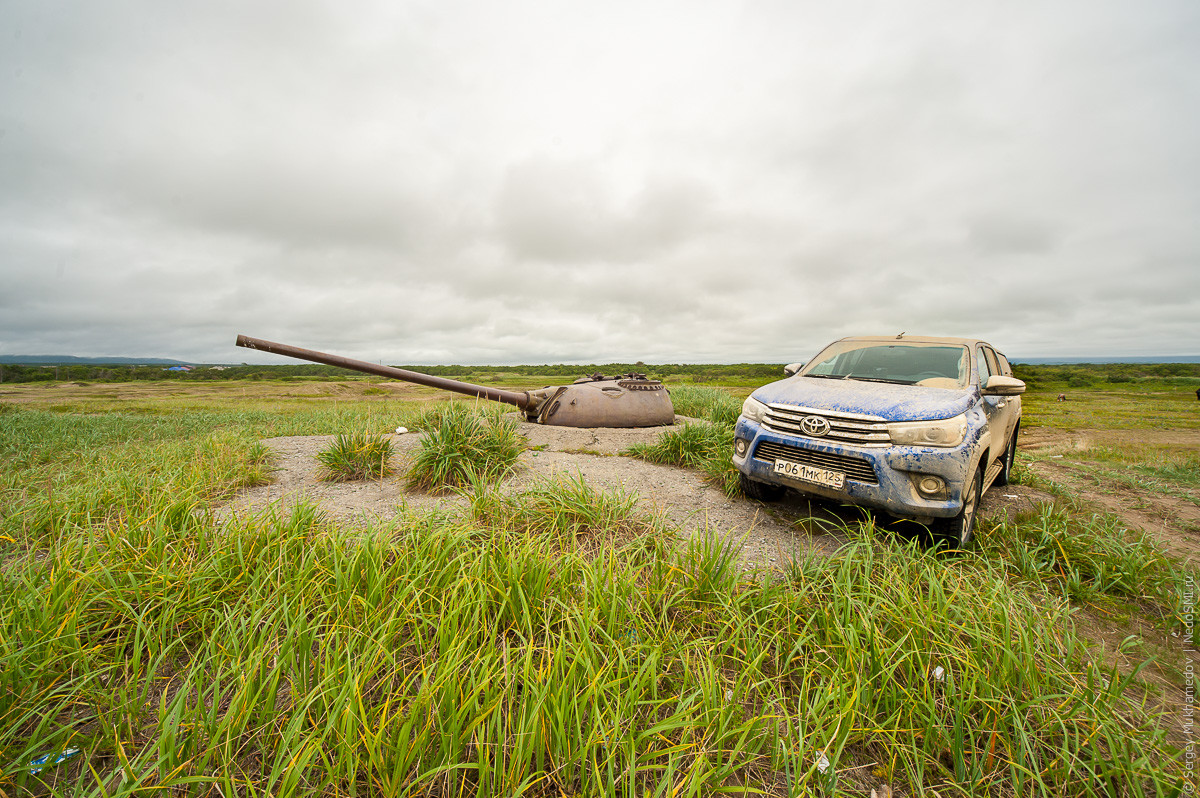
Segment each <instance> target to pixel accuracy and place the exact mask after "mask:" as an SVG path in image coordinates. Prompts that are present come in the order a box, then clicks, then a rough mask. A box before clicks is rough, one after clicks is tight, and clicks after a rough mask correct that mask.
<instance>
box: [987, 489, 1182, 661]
mask: <svg viewBox="0 0 1200 798" xmlns="http://www.w3.org/2000/svg"><path fill="white" fill-rule="evenodd" d="M980 527H981V528H980V531H979V534H978V535H977V536H976V547H977V549H978V552H979V554H980V555H981V556H984V557H987V558H989V559H991V560H993V561H994V562H997V563H999V564H1001V565H1002V566H1003V567H1004V568H1005V569H1006V570H1007V571H1008V572H1009V573H1010V574H1012V575H1013V576H1015V577H1016V578H1018V579H1026V580H1030V581H1034V582H1037V583H1039V584H1041V585H1044V586H1045V587H1047V588H1049V589H1051V590H1053V591H1054V592H1055V593H1058V594H1059V595H1062V596H1063V597H1065V598H1067V599H1070V600H1071V601H1074V602H1079V603H1084V602H1093V601H1096V600H1100V599H1103V598H1106V597H1113V598H1122V599H1132V600H1135V601H1139V602H1142V603H1143V604H1149V605H1152V606H1155V607H1159V608H1160V610H1161V612H1162V613H1163V614H1164V615H1165V616H1166V620H1167V625H1168V626H1169V627H1171V628H1190V629H1191V631H1192V633H1193V639H1192V643H1193V645H1200V636H1197V635H1196V630H1195V628H1194V626H1192V625H1191V624H1186V625H1185V622H1184V618H1185V615H1187V614H1189V613H1190V612H1191V610H1190V608H1189V607H1186V606H1184V604H1183V596H1184V595H1185V593H1188V592H1190V591H1188V590H1187V589H1186V583H1187V580H1188V579H1189V578H1190V579H1191V580H1192V582H1193V584H1194V583H1195V581H1196V580H1197V578H1198V575H1197V574H1196V573H1195V572H1194V571H1189V570H1187V569H1186V568H1184V567H1183V566H1182V565H1181V564H1180V563H1179V562H1178V561H1177V560H1175V559H1173V558H1172V557H1170V556H1168V554H1167V553H1166V552H1165V551H1164V550H1163V549H1162V548H1161V547H1160V546H1159V545H1157V544H1156V543H1155V541H1154V540H1153V539H1152V538H1150V537H1149V536H1148V535H1146V534H1144V533H1142V532H1138V531H1134V530H1130V529H1127V528H1126V527H1125V526H1124V525H1123V524H1122V522H1121V520H1120V519H1119V518H1117V517H1116V516H1112V515H1097V514H1090V513H1085V512H1084V511H1083V510H1082V509H1080V508H1078V507H1072V506H1071V505H1070V504H1069V503H1047V504H1040V505H1038V506H1037V507H1036V508H1034V509H1033V510H1032V511H1030V512H1027V513H1023V514H1021V515H1018V516H1016V517H1013V518H1011V519H1001V520H999V521H998V522H997V523H993V524H990V525H989V524H981V525H980Z"/></svg>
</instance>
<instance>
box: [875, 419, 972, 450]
mask: <svg viewBox="0 0 1200 798" xmlns="http://www.w3.org/2000/svg"><path fill="white" fill-rule="evenodd" d="M888 434H889V435H891V436H892V443H894V444H897V445H899V446H958V445H959V444H960V443H962V442H963V438H965V437H966V436H967V415H966V414H965V413H964V414H963V415H961V416H955V417H954V418H945V419H941V420H939V421H904V422H900V423H896V424H888Z"/></svg>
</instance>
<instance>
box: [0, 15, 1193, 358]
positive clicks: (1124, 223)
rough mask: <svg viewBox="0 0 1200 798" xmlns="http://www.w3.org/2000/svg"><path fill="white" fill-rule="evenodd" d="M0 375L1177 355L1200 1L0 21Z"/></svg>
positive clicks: (1183, 328) (1187, 275)
mask: <svg viewBox="0 0 1200 798" xmlns="http://www.w3.org/2000/svg"><path fill="white" fill-rule="evenodd" d="M0 23H2V24H0V353H9V354H70V355H82V356H104V355H134V356H149V355H155V356H165V357H175V358H179V359H181V360H194V361H200V362H243V361H246V362H260V363H265V362H279V363H281V362H288V361H286V360H285V359H283V358H277V357H274V356H271V355H260V354H257V353H253V352H250V351H248V350H243V349H238V348H235V347H234V346H233V340H234V338H235V336H236V335H237V334H238V333H246V334H249V335H252V336H256V337H261V338H268V339H271V340H276V341H282V342H285V343H291V344H295V345H299V346H305V347H309V348H314V349H321V350H325V351H330V352H335V353H338V354H343V355H349V356H352V357H360V358H364V359H369V360H383V361H384V362H390V363H412V364H417V363H472V364H484V363H492V364H508V363H558V362H585V363H590V362H608V361H630V362H632V361H637V360H642V361H645V362H647V363H666V362H741V361H754V362H788V361H792V360H802V359H806V358H807V357H808V356H810V355H811V354H813V352H814V351H815V350H816V349H818V348H819V347H821V346H822V345H824V344H825V343H828V342H829V341H831V340H833V339H835V338H838V337H841V336H843V335H853V334H881V333H893V332H895V333H898V332H901V331H908V332H911V333H927V334H936V335H962V336H971V337H981V338H985V339H987V340H989V341H991V342H992V343H994V344H995V345H996V346H997V347H999V348H1000V349H1001V350H1003V351H1005V352H1007V353H1009V354H1010V355H1011V356H1014V357H1017V358H1020V357H1022V356H1024V357H1038V356H1046V355H1123V354H1143V355H1171V354H1200V312H1198V311H1200V3H1198V2H1196V0H1179V2H1170V1H1169V0H1136V1H1135V0H1129V1H1128V2H1125V1H1117V0H1080V1H1079V2H1058V1H1057V0H1007V1H1006V2H972V3H963V2H961V0H955V1H954V2H929V1H927V0H906V2H892V1H891V0H881V2H853V1H851V2H845V1H843V2H836V3H834V2H807V1H806V0H780V1H779V2H722V1H721V0H713V1H711V2H709V1H706V0H689V1H688V2H652V1H651V0H637V2H632V1H631V2H625V1H624V0H606V2H604V3H597V2H594V1H593V2H587V3H576V2H548V1H545V2H508V1H506V2H490V1H486V0H461V1H460V0H433V1H432V2H402V1H400V0H379V2H333V1H332V0H330V1H329V2H319V1H317V0H286V1H284V0H279V1H278V2H245V0H206V2H203V3H164V2H161V0H145V1H144V2H137V1H136V0H106V2H93V1H92V0H76V1H75V2H71V1H70V0H66V1H64V2H47V0H28V1H26V0H0Z"/></svg>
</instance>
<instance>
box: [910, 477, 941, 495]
mask: <svg viewBox="0 0 1200 798" xmlns="http://www.w3.org/2000/svg"><path fill="white" fill-rule="evenodd" d="M917 487H918V488H920V489H921V492H922V493H929V494H933V493H941V492H942V489H943V488H945V487H946V483H945V482H943V481H942V480H941V479H940V478H938V477H921V481H920V482H919V483H917Z"/></svg>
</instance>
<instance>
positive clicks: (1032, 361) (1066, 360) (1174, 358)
mask: <svg viewBox="0 0 1200 798" xmlns="http://www.w3.org/2000/svg"><path fill="white" fill-rule="evenodd" d="M1010 359H1011V360H1012V362H1014V363H1028V364H1029V365H1031V366H1062V365H1070V364H1072V363H1200V355H1144V356H1137V355H1129V356H1126V357H1014V358H1010Z"/></svg>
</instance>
